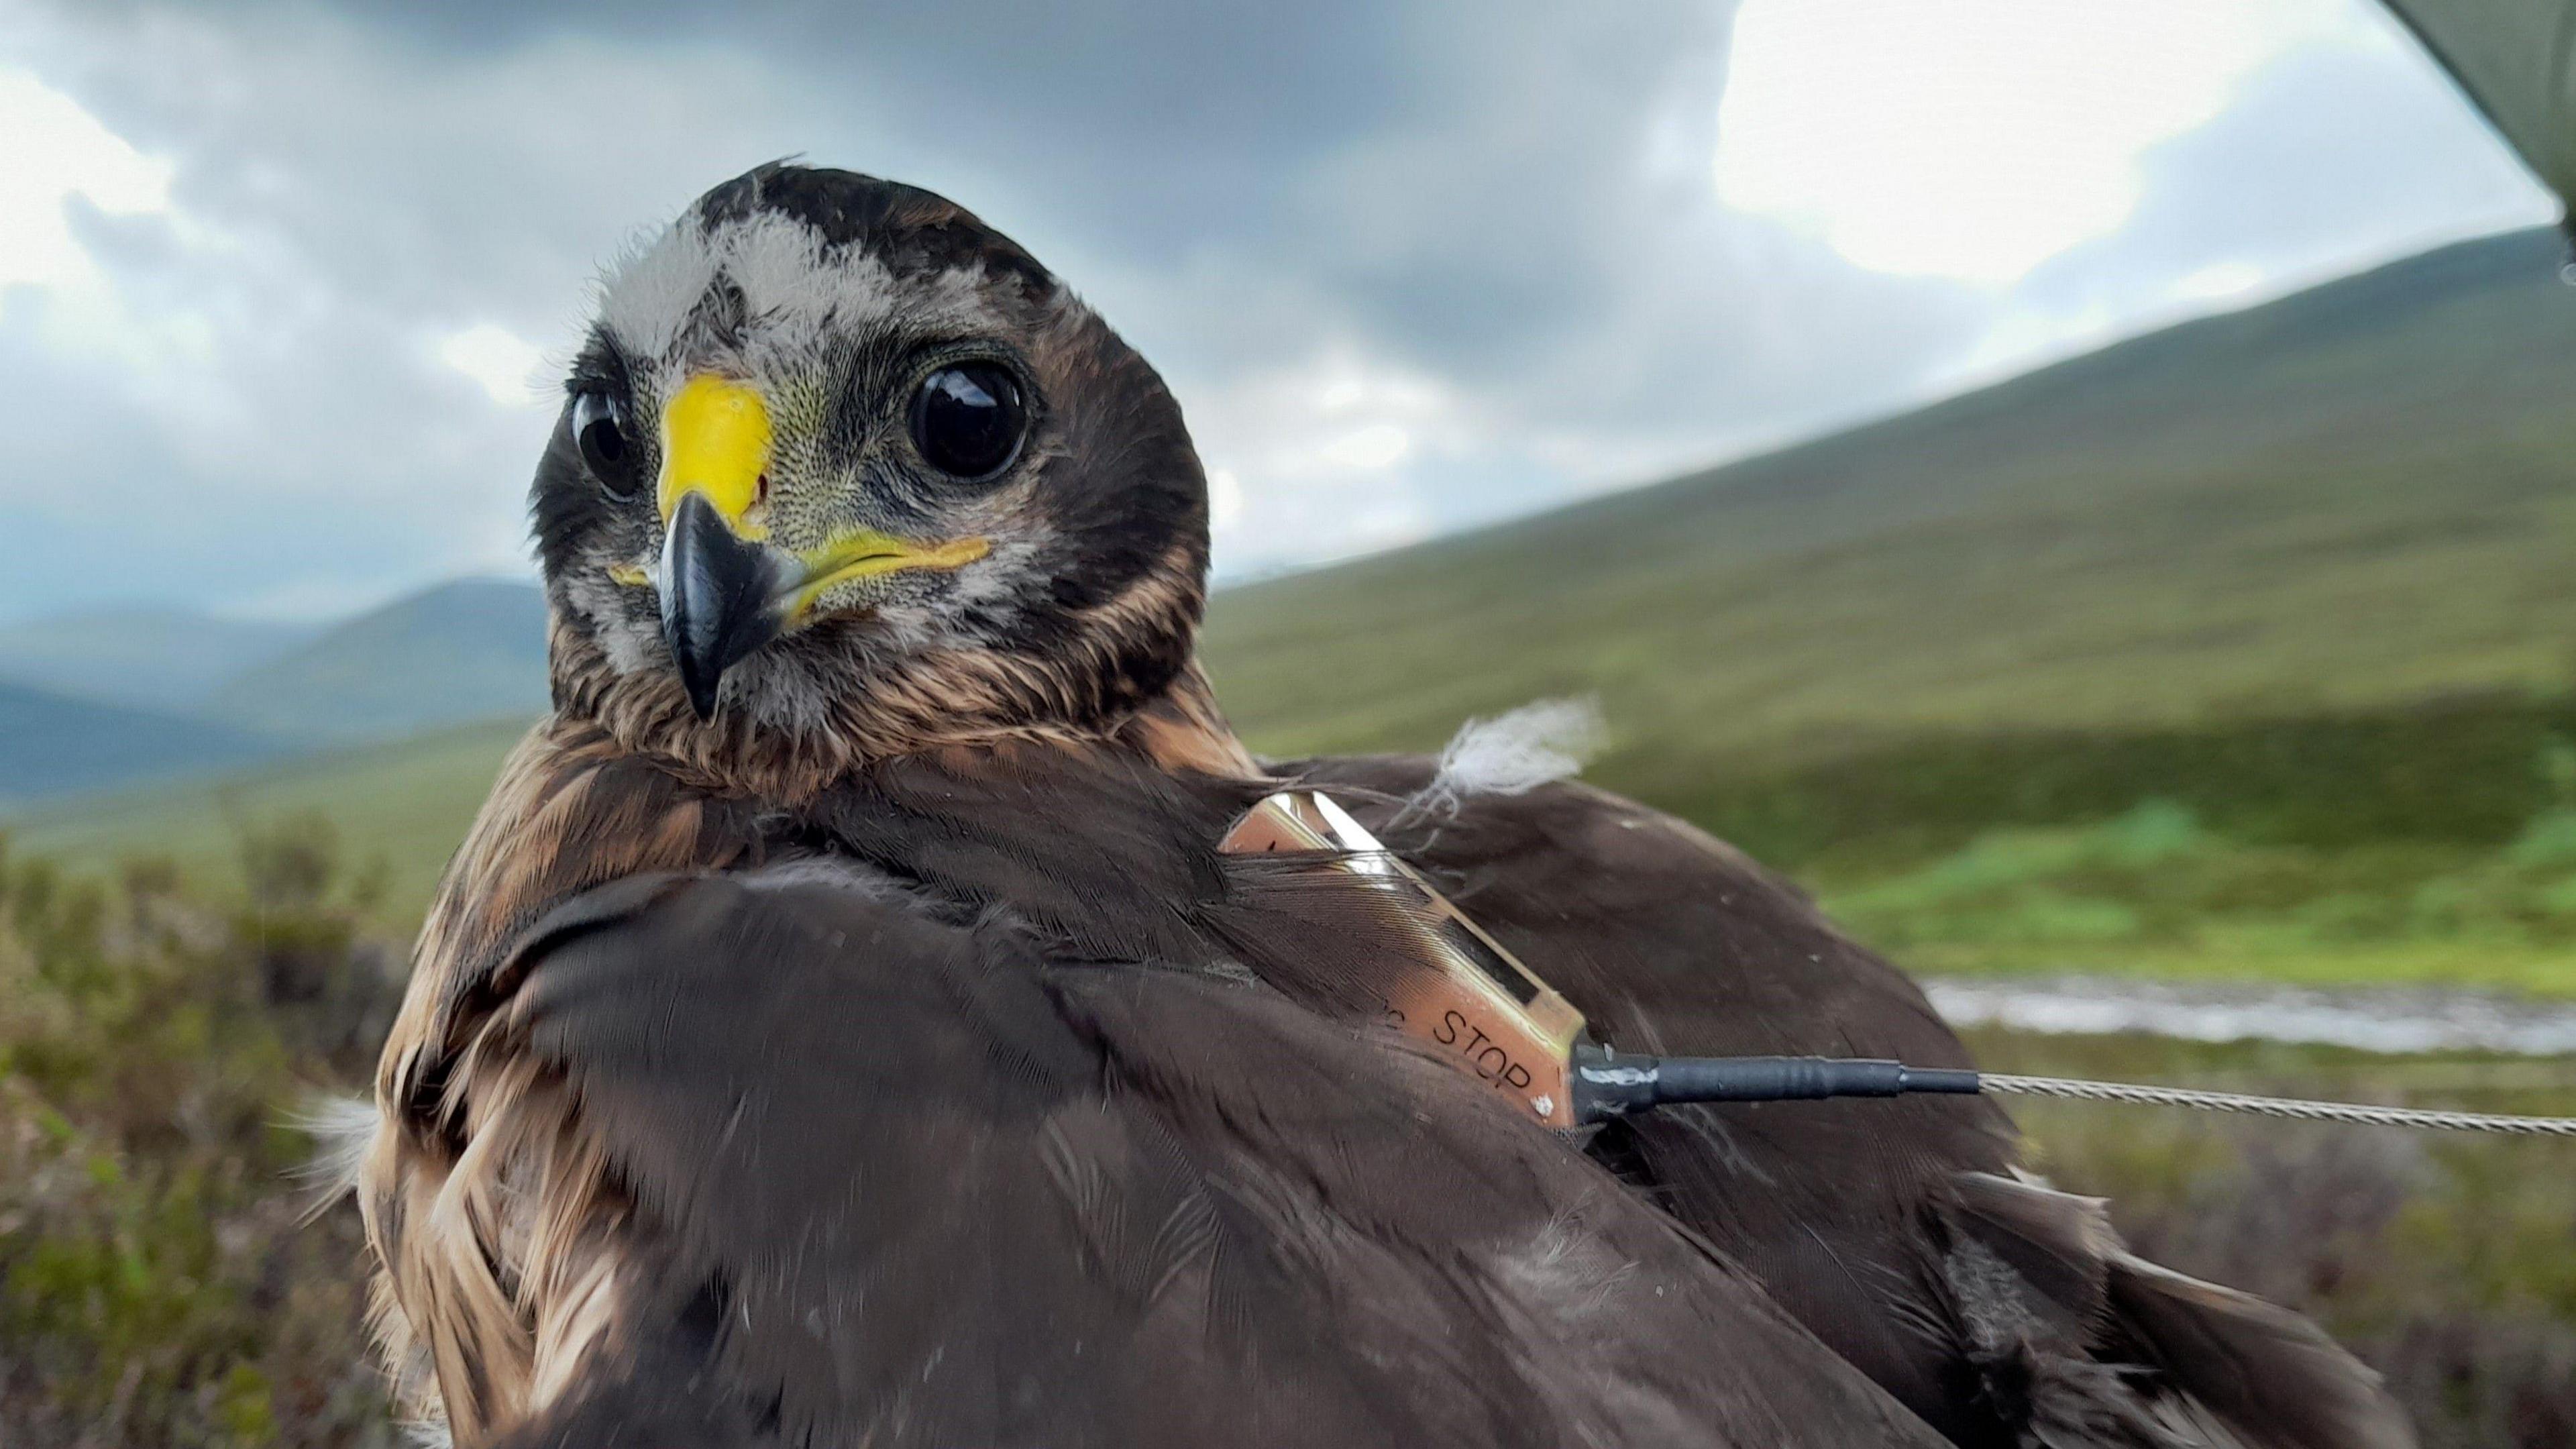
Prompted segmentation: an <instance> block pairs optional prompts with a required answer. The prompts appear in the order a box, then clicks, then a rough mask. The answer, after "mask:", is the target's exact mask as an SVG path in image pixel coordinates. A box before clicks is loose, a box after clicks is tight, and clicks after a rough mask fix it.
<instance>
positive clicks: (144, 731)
mask: <svg viewBox="0 0 2576 1449" xmlns="http://www.w3.org/2000/svg"><path fill="white" fill-rule="evenodd" d="M297 748H298V746H297V744H296V743H295V742H293V741H289V740H282V739H278V738H275V737H271V736H266V735H262V734H259V733H256V732H254V731H250V730H243V729H236V728H234V727H232V726H230V725H222V724H216V723H214V722H212V721H210V720H203V719H192V718H190V717H188V716H185V715H178V714H168V713H163V712H160V711H156V710H145V709H135V708H132V707H130V706H125V705H115V704H102V703H99V702H97V701H94V700H85V699H74V698H72V697H70V696H68V695H60V694H50V693H47V692H46V691H43V690H39V689H29V688H27V687H25V686H23V685H15V684H0V803H10V804H14V803H18V802H22V801H28V800H39V799H43V798H44V797H46V796H49V795H69V794H74V793H77V792H79V791H83V790H97V789H104V788H107V787H109V786H126V785H135V784H140V783H144V782H147V781H151V780H156V779H164V778H169V777H173V776H178V775H192V774H197V773H200V772H203V771H206V770H216V769H225V768H229V767H232V766H237V765H246V764H250V763H253V762H255V761H260V760H267V759H273V758H276V757H278V756H280V755H286V754H291V753H294V752H295V751H296V749H297Z"/></svg>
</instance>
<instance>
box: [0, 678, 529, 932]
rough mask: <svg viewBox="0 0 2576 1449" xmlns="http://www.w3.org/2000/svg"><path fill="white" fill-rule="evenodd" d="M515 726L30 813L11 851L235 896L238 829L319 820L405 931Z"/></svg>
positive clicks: (519, 726)
mask: <svg viewBox="0 0 2576 1449" xmlns="http://www.w3.org/2000/svg"><path fill="white" fill-rule="evenodd" d="M526 732H527V724H526V722H525V721H524V720H501V721H490V722H485V723H482V724H475V725H466V726H461V727H459V728H456V729H451V730H444V731H440V732H438V733H435V734H430V735H424V736H421V737H419V738H416V739H410V740H404V741H401V742H399V743H395V744H388V745H374V746H365V747H359V748H352V749H348V750H344V751H339V752H334V753H330V754H324V755H319V756H314V757H311V758H307V759H300V760H294V761H290V762H287V763H283V764H278V765H272V766H268V767H266V768H263V769H258V770H253V771H249V772H246V773H243V774H238V775H229V776H223V777H220V778H217V779H213V780H201V781H192V782H187V783H183V784H174V785H165V786H160V787H157V788H148V789H144V790H139V791H134V792H130V793H125V794H119V795H115V796H112V797H109V798H106V799H103V800H91V801H82V802H79V803H77V804H71V805H65V806H58V807H55V808H53V809H50V810H39V811H34V812H30V813H28V814H25V815H23V816H21V817H20V818H18V819H16V820H13V821H11V822H10V824H9V835H10V839H11V841H12V843H13V845H14V846H15V847H16V848H19V849H22V850H25V851H27V852H30V853H33V854H40V855H49V856H54V857H57V858H59V859H61V860H63V861H65V862H67V863H69V864H71V865H74V866H87V867H93V868H96V867H105V866H110V865H113V864H114V863H115V862H117V861H119V860H122V859H126V858H132V857H142V856H160V857H166V858H167V859H169V860H170V861H171V862H172V863H174V864H176V865H177V866H178V867H179V868H180V870H181V872H182V873H183V874H184V875H185V876H186V877H188V878H189V881H190V884H191V885H192V886H194V887H195V888H197V889H200V890H206V891H209V892H213V893H218V894H220V893H224V892H229V891H233V890H237V889H238V888H239V887H240V885H241V879H240V864H239V863H240V859H241V854H242V852H241V849H240V836H241V833H242V831H243V829H244V828H245V827H246V826H252V825H258V824H262V823H264V822H267V821H270V820H274V819H276V818H279V817H283V816H291V815H300V814H306V813H318V814H320V815H322V816H324V817H327V818H328V819H329V820H330V821H331V822H332V824H333V825H334V826H335V827H336V829H337V831H338V834H339V845H340V848H341V850H342V853H343V854H344V855H345V857H346V858H347V859H348V860H350V861H351V862H353V863H354V868H355V869H356V870H357V871H359V872H362V873H368V874H376V873H379V872H380V873H381V875H380V877H379V881H378V884H377V888H376V889H373V890H371V892H370V894H371V896H373V897H375V898H376V899H377V900H378V902H379V905H378V909H379V912H380V914H381V917H382V920H383V924H385V925H387V926H390V927H394V928H396V929H400V930H408V929H409V925H410V923H412V922H415V921H417V920H419V918H420V913H421V911H422V909H423V908H424V907H425V906H427V905H428V903H429V895H430V890H431V888H432V887H434V886H435V885H437V883H438V873H439V871H440V869H441V868H442V867H444V866H445V865H446V863H447V856H448V853H449V852H450V851H452V850H454V849H455V848H456V844H457V842H458V841H460V840H462V839H463V838H464V836H465V827H466V826H467V825H468V824H470V823H472V821H473V819H474V812H475V810H476V809H477V808H479V807H480V806H481V805H482V803H483V794H484V792H485V790H487V789H488V788H490V786H491V783H492V776H493V775H494V774H495V773H496V772H497V771H498V770H499V769H500V765H501V757H502V756H503V755H505V754H507V753H509V749H510V746H511V745H513V744H515V743H517V742H518V739H519V736H520V735H522V734H524V733H526Z"/></svg>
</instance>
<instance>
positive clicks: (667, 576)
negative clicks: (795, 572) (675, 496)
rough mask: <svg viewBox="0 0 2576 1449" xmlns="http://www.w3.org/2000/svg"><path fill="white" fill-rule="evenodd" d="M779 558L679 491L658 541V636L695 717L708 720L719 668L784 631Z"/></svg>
mask: <svg viewBox="0 0 2576 1449" xmlns="http://www.w3.org/2000/svg"><path fill="white" fill-rule="evenodd" d="M786 557H792V556H789V555H783V554H782V552H781V551H780V550H777V549H773V548H771V547H769V546H768V545H767V544H762V543H755V542H753V541H752V540H750V539H747V538H745V537H743V536H742V535H741V534H740V533H737V532H735V531H734V528H733V525H732V524H730V523H727V522H726V521H725V518H724V515H723V514H721V513H718V512H717V511H716V506H715V505H714V504H713V503H711V502H709V501H707V495H706V494H704V493H699V492H690V493H686V494H683V495H682V496H681V498H680V507H679V511H678V512H676V513H674V514H672V515H671V523H670V527H669V528H668V530H666V533H665V537H664V539H663V542H662V638H663V639H664V641H666V642H667V643H669V644H670V646H671V657H672V659H674V660H676V661H678V663H679V666H680V687H681V688H683V689H685V690H687V691H688V692H689V705H690V707H691V708H693V709H695V710H696V711H697V712H698V718H700V719H711V718H713V717H714V715H715V712H716V686H717V685H718V684H721V683H723V682H724V672H725V671H726V670H728V669H731V668H732V667H733V666H734V665H735V664H736V663H738V662H739V661H740V660H741V659H742V657H743V656H744V655H746V654H749V653H750V652H751V651H753V650H754V649H757V648H759V647H760V646H761V645H763V644H766V643H768V642H769V641H770V640H772V639H775V638H777V637H778V636H779V634H780V633H781V632H782V631H784V629H785V628H786V625H787V611H786V609H785V607H784V604H785V602H786V600H787V599H789V598H791V597H792V596H793V594H794V583H795V581H794V580H792V579H790V578H788V577H786V576H785V574H786V570H784V569H783V568H782V567H781V566H780V565H781V560H782V558H786Z"/></svg>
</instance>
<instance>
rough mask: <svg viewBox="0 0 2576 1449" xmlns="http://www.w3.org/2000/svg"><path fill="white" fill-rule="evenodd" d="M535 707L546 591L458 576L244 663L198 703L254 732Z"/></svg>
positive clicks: (355, 732)
mask: <svg viewBox="0 0 2576 1449" xmlns="http://www.w3.org/2000/svg"><path fill="white" fill-rule="evenodd" d="M545 707H546V602H545V595H544V594H543V593H541V592H540V591H539V590H538V589H537V588H536V586H534V585H532V584H522V583H507V582H502V581H498V580H490V579H467V580H462V581H459V582H456V583H451V584H441V585H439V586H438V587H436V588H433V589H430V590H428V591H427V592H424V593H418V594H414V595H412V596H410V597H409V598H405V599H398V600H396V601H395V602H393V603H390V604H387V605H385V606H384V607H383V608H380V609H376V610H373V611H371V612H369V613H365V614H361V615H359V616H358V617H356V618H354V619H351V620H348V621H347V622H345V623H342V624H337V625H334V626H333V627H331V628H330V629H328V630H325V631H324V632H323V633H321V634H320V635H319V636H318V637H315V638H313V639H311V640H309V641H307V642H306V643H304V644H303V645H302V646H301V647H298V648H295V649H291V650H289V651H287V652H286V653H284V654H282V655H280V656H278V657H276V658H274V659H270V660H268V661H267V662H265V663H262V664H259V665H256V666H254V667H252V668H249V669H246V670H243V671H242V672H241V673H239V674H237V675H235V676H233V677H232V678H231V679H230V680H228V681H227V682H225V683H224V684H223V686H222V687H220V688H218V689H217V690H216V691H215V692H214V694H213V695H212V696H211V697H210V698H209V699H208V700H207V701H206V705H205V711H206V713H208V714H209V715H211V716H213V717H214V718H216V719H220V720H223V721H225V722H226V723H228V724H233V725H238V726H241V727H243V728H245V729H250V730H253V731H257V732H261V733H269V734H285V735H301V736H306V737H309V738H315V739H329V740H356V739H381V738H389V737H392V736H396V735H406V734H411V733H414V732H416V731H419V730H423V729H429V728H432V727H434V726H438V725H448V724H460V723H463V722H465V721H469V720H479V719H492V718H495V717H498V716H503V715H527V714H535V713H537V712H538V711H540V710H543V709H544V708H545Z"/></svg>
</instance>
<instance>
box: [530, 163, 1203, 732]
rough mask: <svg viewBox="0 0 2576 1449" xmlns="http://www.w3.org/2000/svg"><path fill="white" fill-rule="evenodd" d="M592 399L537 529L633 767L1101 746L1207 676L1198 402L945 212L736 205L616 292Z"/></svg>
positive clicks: (552, 588) (604, 301)
mask: <svg viewBox="0 0 2576 1449" xmlns="http://www.w3.org/2000/svg"><path fill="white" fill-rule="evenodd" d="M566 391H567V398H566V402H565V406H564V410H563V415H562V417H561V419H560V420H559V421H558V423H557V425H556V427H555V432H554V437H553V439H552V441H551V442H550V443H549V444H548V446H547V448H546V452H545V457H544V460H543V462H542V463H541V464H540V465H539V467H538V470H537V478H536V485H535V489H534V502H533V507H534V513H535V522H536V532H537V542H538V552H539V555H540V558H541V560H542V563H543V565H544V569H545V574H546V580H547V588H548V594H549V597H550V600H551V602H552V604H553V608H554V613H555V621H556V623H555V637H554V655H555V659H554V672H555V688H556V695H557V701H558V704H559V705H560V706H562V707H564V708H567V709H572V710H576V711H579V712H583V713H587V714H590V715H593V716H596V717H598V718H599V719H601V720H602V721H603V722H604V723H606V724H607V725H608V726H609V727H610V728H611V729H612V730H613V731H614V732H615V733H617V734H618V735H619V736H620V737H621V738H625V739H626V740H627V742H628V743H629V744H630V745H634V746H638V747H643V748H655V749H661V750H665V751H671V752H676V753H680V754H683V755H692V756H697V757H701V758H712V759H722V758H723V757H724V756H725V754H726V753H727V752H728V751H740V750H744V749H748V748H752V747H754V746H757V747H759V748H762V749H766V750H768V751H770V752H771V753H773V754H777V753H785V754H789V755H802V756H812V757H813V762H814V763H817V764H822V763H830V762H831V761H832V760H835V759H839V760H841V762H843V763H846V762H848V760H851V759H857V758H865V757H867V756H869V755H872V754H877V753H890V752H895V751H899V750H901V749H904V748H908V747H912V746H915V745H918V744H920V743H924V742H935V741H938V740H942V739H953V738H960V737H967V736H971V735H973V734H975V733H977V732H979V731H992V730H1006V729H1012V728H1027V727H1039V728H1044V727H1049V726H1057V725H1063V726H1074V727H1081V726H1085V725H1092V724H1097V723H1099V722H1100V721H1102V720H1105V719H1109V718H1114V717H1115V716H1116V715H1117V714H1118V713H1119V712H1120V711H1122V710H1127V709H1132V708H1134V707H1135V706H1136V705H1137V704H1138V703H1139V702H1140V701H1142V700H1145V699H1148V698H1150V697H1152V696H1153V695H1154V694H1155V693H1156V692H1157V691H1159V690H1161V689H1163V688H1164V687H1165V686H1166V685H1167V684H1169V683H1170V682H1171V680H1172V679H1173V678H1174V676H1175V674H1176V673H1177V672H1178V671H1180V670H1181V669H1182V668H1183V667H1184V666H1185V665H1186V663H1187V661H1188V659H1189V654H1190V648H1191V639H1192V636H1193V634H1194V632H1195V630H1196V627H1197V623H1198V617H1199V609H1200V604H1201V601H1202V576H1203V574H1204V571H1205V567H1206V560H1207V506H1206V489H1205V480H1204V478H1203V476H1202V474H1201V472H1200V468H1199V463H1198V459H1197V455H1196V454H1195V453H1194V452H1193V450H1192V449H1191V446H1190V441H1189V435H1188V433H1187V431H1186V430H1185V429H1184V428H1183V426H1182V423H1181V415H1180V409H1179V406H1178V405H1177V404H1176V403H1175V402H1174V401H1173V400H1172V397H1171V394H1170V393H1169V392H1168V391H1166V390H1165V388H1164V386H1163V383H1162V380H1161V379H1160V378H1159V377H1157V376H1156V375H1155V373H1154V370H1153V369H1152V368H1151V367H1148V366H1147V365H1146V364H1145V361H1144V359H1142V358H1141V357H1139V356H1137V355H1136V353H1135V352H1134V351H1132V350H1131V349H1129V348H1128V346H1127V345H1126V344H1125V343H1124V342H1122V341H1120V340H1119V338H1118V337H1117V335H1116V334H1115V333H1113V332H1111V331H1110V330H1109V328H1108V327H1107V326H1106V325H1104V324H1103V323H1102V322H1101V321H1100V319H1099V318H1098V317H1096V316H1094V315H1093V314H1092V312H1091V310H1090V309H1089V308H1087V307H1085V306H1084V305H1083V304H1082V303H1081V302H1080V301H1079V300H1077V299H1076V298H1075V297H1074V296H1073V294H1072V293H1071V292H1070V291H1069V290H1067V289H1066V288H1065V287H1064V286H1063V285H1062V284H1061V283H1059V282H1058V281H1057V280H1056V279H1055V278H1054V276H1052V275H1051V274H1050V273H1048V272H1047V270H1046V269H1045V268H1043V267H1041V266H1040V265H1038V263H1037V262H1036V260H1034V259H1033V258H1031V257H1030V256H1029V254H1028V253H1026V252H1024V251H1022V250H1020V248H1019V247H1018V246H1016V245H1014V244H1013V243H1012V242H1011V241H1010V240H1009V239H1008V238H1006V237H1003V236H1002V235H1001V234H999V233H998V232H995V231H993V230H992V229H991V228H989V227H987V226H985V225H984V224H983V223H982V222H980V221H978V220H976V219H975V217H973V216H972V215H970V214H968V213H967V212H966V211H965V210H963V209H962V208H960V207H958V206H956V205H954V204H953V203H950V202H948V201H946V200H944V199H942V198H940V197H938V196H934V195H932V194H930V193H929V192H925V191H921V190H917V189H915V188H913V187H909V186H903V185H898V184H896V183H893V182H888V181H880V180H877V179H875V178H873V177H867V176H860V175H856V174H853V173H850V172H846V171H827V170H816V169H810V168H805V167H798V166H789V165H784V164H779V165H769V166H763V167H760V168H759V169H757V170H754V171H752V172H750V173H748V174H747V175H744V176H741V177H738V178H736V179H735V180H732V181H728V182H726V183H725V184H723V185H722V186H719V187H717V188H716V189H714V190H713V191H710V192H708V193H707V194H706V195H705V196H703V197H701V198H699V200H698V201H697V202H696V203H695V204H694V205H692V206H691V207H690V208H689V209H688V210H687V212H686V213H684V214H683V215H682V216H681V217H680V219H679V220H678V221H676V222H674V223H672V224H671V226H670V227H669V228H668V229H666V230H664V231H663V232H661V233H660V234H659V235H657V236H655V237H653V238H652V239H650V240H649V241H647V242H645V243H643V244H642V245H640V246H639V247H638V248H636V249H635V250H634V251H633V252H632V254H631V255H629V256H628V257H627V258H626V259H625V260H624V261H623V262H622V263H621V264H620V265H618V266H616V267H614V268H612V269H611V271H610V273H609V274H608V276H607V277H606V278H605V280H604V282H603V284H602V286H601V289H600V296H599V306H598V311H597V315H596V317H595V318H594V319H593V321H592V325H591V329H590V334H589V337H588V340H587V342H586V343H585V345H584V347H583V349H582V351H581V354H580V356H579V359H578V360H577V361H576V362H575V364H574V366H573V370H572V376H571V378H570V380H569V382H568V384H567V389H566ZM844 757H846V758H844Z"/></svg>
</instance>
